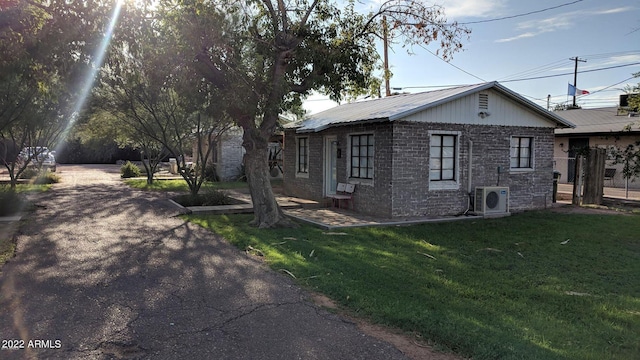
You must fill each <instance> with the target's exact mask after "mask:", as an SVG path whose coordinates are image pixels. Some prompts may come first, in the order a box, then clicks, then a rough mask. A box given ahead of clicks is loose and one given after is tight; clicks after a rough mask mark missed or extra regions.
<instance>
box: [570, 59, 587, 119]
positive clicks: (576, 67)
mask: <svg viewBox="0 0 640 360" xmlns="http://www.w3.org/2000/svg"><path fill="white" fill-rule="evenodd" d="M569 60H573V61H575V63H576V65H575V68H574V70H573V87H574V88H575V89H576V90H575V91H577V90H578V85H577V84H576V82H577V81H578V61H580V62H587V60H584V59H580V58H578V57H577V56H576V57H574V58H571V59H569ZM575 91H574V92H573V108H574V109H575V108H576V107H578V106H577V105H576V93H575Z"/></svg>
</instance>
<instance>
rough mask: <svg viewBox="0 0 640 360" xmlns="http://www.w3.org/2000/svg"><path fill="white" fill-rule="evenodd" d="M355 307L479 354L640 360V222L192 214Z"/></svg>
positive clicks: (563, 217)
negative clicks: (313, 222)
mask: <svg viewBox="0 0 640 360" xmlns="http://www.w3.org/2000/svg"><path fill="white" fill-rule="evenodd" d="M186 218H187V219H189V220H191V221H193V222H195V223H197V224H200V225H202V226H204V227H206V228H208V229H211V230H212V231H214V232H216V233H218V234H220V235H222V236H223V237H224V238H225V239H227V240H228V241H230V242H231V243H233V244H234V245H236V246H237V247H238V248H240V249H241V250H245V251H248V252H251V253H253V254H257V255H261V256H264V258H265V260H266V261H267V262H268V263H269V264H270V266H271V267H272V268H273V269H275V270H277V271H281V272H283V273H284V272H285V271H286V273H288V274H291V275H293V276H295V277H296V279H297V281H298V282H299V283H300V284H303V285H305V286H307V287H308V288H310V289H313V290H315V291H319V292H322V293H324V294H326V295H327V296H329V297H331V298H332V299H334V300H335V301H336V302H338V303H339V304H340V305H342V306H343V307H344V308H346V309H348V311H350V312H353V313H355V314H357V315H359V316H363V317H366V318H369V319H371V320H373V321H375V322H378V323H383V324H387V325H390V326H394V327H397V328H400V329H402V330H404V331H406V332H407V333H409V334H416V335H417V336H418V337H419V339H424V340H429V341H432V342H433V343H435V344H436V345H437V346H438V347H440V348H445V349H449V350H451V351H453V352H455V353H458V354H460V355H462V356H467V357H472V358H473V359H475V360H478V359H531V360H534V359H535V360H538V359H552V360H553V359H558V360H560V359H562V360H567V359H575V360H578V359H579V360H584V359H593V360H599V359H617V360H621V359H622V360H625V359H628V360H632V359H634V360H635V359H637V358H638V354H640V342H638V334H640V282H638V279H640V262H639V261H638V258H639V257H640V240H639V238H638V234H639V233H640V221H639V220H640V218H639V217H638V216H636V215H632V216H621V215H576V214H557V213H551V212H529V213H523V214H518V215H514V216H511V217H508V218H503V219H493V220H482V219H480V220H473V221H466V222H451V223H439V224H425V225H418V226H405V227H379V228H359V229H348V230H339V231H324V230H321V229H318V228H314V227H310V226H306V225H303V226H301V227H300V228H298V229H269V230H265V229H256V228H253V227H250V226H249V225H248V223H249V220H250V219H251V216H241V215H236V216H194V215H191V216H187V217H186Z"/></svg>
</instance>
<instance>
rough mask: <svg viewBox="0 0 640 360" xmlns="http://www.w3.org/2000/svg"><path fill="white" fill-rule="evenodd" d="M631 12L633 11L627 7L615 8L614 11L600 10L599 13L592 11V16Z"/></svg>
mask: <svg viewBox="0 0 640 360" xmlns="http://www.w3.org/2000/svg"><path fill="white" fill-rule="evenodd" d="M633 10H635V9H634V8H632V7H631V6H627V7H620V8H615V9H605V10H600V11H594V12H593V14H594V15H609V14H619V13H624V12H627V11H633Z"/></svg>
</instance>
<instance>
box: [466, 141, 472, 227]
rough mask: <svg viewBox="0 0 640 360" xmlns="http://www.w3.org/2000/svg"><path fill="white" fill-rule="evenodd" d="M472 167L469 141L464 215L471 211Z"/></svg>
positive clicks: (470, 142)
mask: <svg viewBox="0 0 640 360" xmlns="http://www.w3.org/2000/svg"><path fill="white" fill-rule="evenodd" d="M472 165H473V141H471V139H469V175H468V180H467V181H468V184H467V210H465V211H464V214H465V215H467V214H468V213H469V212H470V211H471V179H473V176H472V172H473V169H472Z"/></svg>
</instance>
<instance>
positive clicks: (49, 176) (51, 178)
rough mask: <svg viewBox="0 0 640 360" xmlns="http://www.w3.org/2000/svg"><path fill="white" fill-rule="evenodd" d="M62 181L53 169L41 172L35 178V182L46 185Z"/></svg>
mask: <svg viewBox="0 0 640 360" xmlns="http://www.w3.org/2000/svg"><path fill="white" fill-rule="evenodd" d="M59 182H60V176H58V175H57V174H55V173H52V172H51V171H46V172H44V173H40V174H39V175H38V176H37V177H36V178H35V179H33V183H34V184H38V185H44V184H57V183H59Z"/></svg>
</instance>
